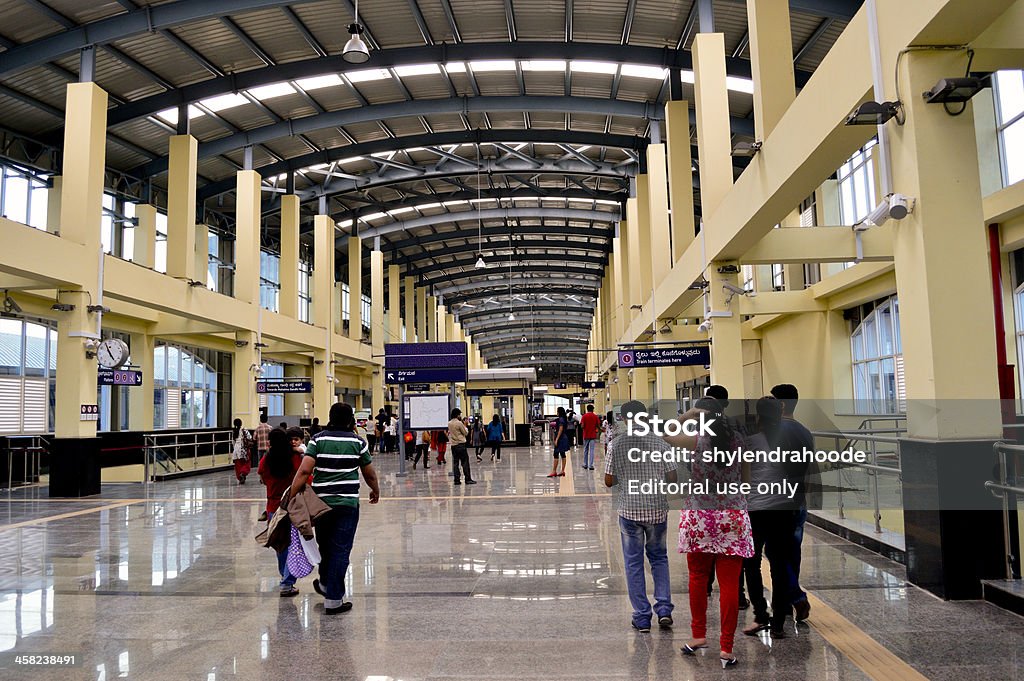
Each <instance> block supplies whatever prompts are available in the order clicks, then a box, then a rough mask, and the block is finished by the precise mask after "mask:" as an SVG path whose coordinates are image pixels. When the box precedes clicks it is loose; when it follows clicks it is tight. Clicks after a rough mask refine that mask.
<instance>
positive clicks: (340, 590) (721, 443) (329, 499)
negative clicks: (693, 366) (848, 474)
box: [232, 384, 814, 668]
mask: <svg viewBox="0 0 1024 681" xmlns="http://www.w3.org/2000/svg"><path fill="white" fill-rule="evenodd" d="M798 399H799V394H798V392H797V389H796V388H795V387H794V386H792V385H788V384H780V385H777V386H775V387H774V388H772V390H771V395H770V396H766V397H763V398H761V399H759V400H758V401H757V403H756V424H755V425H754V427H753V428H749V429H748V428H745V427H744V425H742V424H738V423H736V421H735V420H734V419H732V418H730V417H729V416H727V415H726V414H725V409H726V407H727V406H728V404H729V395H728V391H727V390H726V389H725V388H724V387H722V386H711V387H710V388H708V389H707V391H706V393H705V396H704V397H703V398H701V399H700V400H698V401H697V402H696V403H695V405H694V407H693V409H691V410H689V411H687V412H684V413H680V418H684V419H689V418H696V417H697V416H698V415H699V414H700V412H705V414H706V418H707V417H709V418H711V419H713V420H714V423H715V427H714V429H713V430H714V435H713V436H688V435H685V434H679V435H675V436H668V435H666V436H664V438H663V439H662V438H659V437H657V436H655V435H653V434H650V435H645V436H642V437H641V436H637V435H632V434H629V432H628V430H629V429H628V425H629V423H630V422H631V421H632V420H633V419H634V418H635V417H636V415H637V414H639V413H640V412H644V411H646V408H645V406H644V405H643V404H642V403H640V402H635V401H634V402H628V403H626V404H625V405H623V406H622V408H621V409H620V413H619V418H620V419H621V423H617V422H616V417H615V414H614V413H613V412H608V413H607V414H606V416H605V417H604V419H600V418H599V417H598V416H597V414H596V413H595V412H594V406H593V405H588V406H587V409H586V412H585V413H584V414H583V416H582V417H578V418H577V417H576V416H575V414H573V413H572V412H571V411H567V410H566V409H565V408H562V407H560V408H559V409H558V416H557V418H556V420H555V421H554V423H553V428H552V445H553V452H554V456H553V464H552V470H551V473H550V474H549V475H548V477H559V476H564V475H565V466H566V453H567V452H568V451H569V450H570V449H571V448H572V447H573V446H574V445H575V443H576V441H577V440H578V441H582V444H583V463H582V467H583V469H585V470H594V460H595V452H596V445H597V442H598V440H599V439H601V440H602V441H603V442H604V444H605V452H606V455H605V465H604V473H605V475H604V481H605V484H606V485H607V486H608V487H617V490H618V493H617V494H616V508H617V511H618V523H619V531H620V536H621V541H622V552H623V559H624V566H625V577H626V584H627V589H628V593H629V600H630V604H631V606H632V609H633V614H632V620H631V623H632V626H633V627H634V628H635V629H637V630H638V631H640V632H648V631H650V630H651V626H652V624H653V623H654V622H655V621H656V622H657V624H658V626H659V627H662V628H671V627H672V626H673V624H674V620H673V610H674V604H673V602H672V594H671V586H670V581H669V559H668V542H667V534H668V515H669V500H668V497H667V496H666V495H665V494H664V493H663V492H662V491H660V488H657V487H656V488H654V491H652V492H650V493H643V494H636V493H626V491H625V489H624V488H625V484H624V483H625V482H626V481H638V482H647V481H658V480H664V481H666V482H670V483H673V482H677V481H678V480H679V478H680V475H679V473H680V470H681V469H680V468H679V467H678V466H677V464H675V463H671V464H669V463H663V462H660V461H658V462H655V461H653V460H652V457H639V458H637V457H629V456H627V452H628V451H629V450H631V449H633V448H640V450H641V451H660V450H663V449H665V447H666V445H672V446H675V447H681V448H685V449H687V450H691V451H695V452H698V453H700V452H705V451H711V450H715V449H717V450H723V451H738V450H754V451H759V450H771V449H774V448H776V447H779V448H782V449H784V450H802V449H804V448H809V449H813V448H814V440H813V436H812V435H811V433H810V432H809V431H808V430H807V428H806V427H804V426H803V425H802V424H801V423H799V422H798V421H797V420H796V419H795V418H794V411H795V409H796V405H797V402H798ZM450 417H451V418H450V421H449V422H448V426H447V428H444V429H436V430H430V431H428V430H423V431H419V432H410V433H408V434H407V437H406V441H405V443H404V450H405V456H406V457H407V458H409V459H411V460H412V461H413V468H414V469H415V468H416V466H417V465H418V464H419V463H420V461H421V460H422V462H423V467H424V468H429V462H430V458H431V456H430V451H431V450H434V451H436V452H437V458H436V461H437V463H438V464H442V465H443V464H445V463H447V459H446V453H447V448H448V446H449V445H450V447H451V454H452V461H453V469H454V470H453V473H454V484H455V485H461V484H462V483H463V481H464V482H465V484H467V485H472V484H475V483H476V481H475V480H474V479H473V477H472V473H471V470H470V455H469V447H470V446H472V447H473V448H474V449H475V454H476V459H477V461H481V460H482V454H483V451H484V450H485V449H486V447H487V446H490V447H491V460H492V461H494V460H495V459H497V460H498V461H500V460H501V442H502V441H503V439H504V437H505V430H504V424H503V423H502V420H501V418H500V416H499V415H497V414H495V415H494V416H493V418H492V419H491V421H489V422H486V423H485V422H484V420H483V419H482V418H481V417H480V416H479V415H477V416H476V417H475V418H473V419H466V418H464V417H463V416H462V412H461V410H459V409H458V408H456V409H453V410H452V411H451V414H450ZM367 425H368V426H369V425H370V424H369V422H368V424H367ZM371 430H372V431H373V433H372V434H371V432H370V431H371ZM308 431H309V435H310V437H309V440H308V444H306V442H305V439H306V433H305V432H303V430H302V429H300V428H290V429H289V428H287V424H284V423H282V424H281V427H279V428H273V429H272V428H271V427H270V425H269V424H268V419H267V416H266V415H265V414H261V416H260V423H259V425H258V426H257V427H256V428H255V430H254V431H253V433H252V434H251V435H250V434H249V432H248V431H247V430H246V429H245V428H243V427H242V422H241V420H239V419H236V420H235V421H234V428H233V431H232V437H233V440H232V451H233V458H234V460H235V476H236V478H237V480H238V483H239V484H245V481H246V476H247V475H249V473H250V471H251V465H252V464H253V463H255V465H256V467H257V472H258V475H259V478H260V481H261V482H262V483H263V484H264V485H265V486H266V493H267V504H266V509H265V511H264V513H263V515H261V520H262V519H266V518H268V517H269V516H272V515H274V513H275V512H277V510H278V508H279V507H280V506H281V504H282V503H286V501H283V499H287V498H294V497H295V495H297V494H299V493H300V492H301V491H302V490H303V488H304V487H305V486H306V485H309V486H310V487H311V489H312V491H313V492H314V493H315V495H316V496H317V497H319V498H320V499H322V500H323V501H324V502H326V504H327V505H328V507H329V511H328V512H327V513H325V514H324V515H323V516H321V517H320V518H318V519H317V520H316V523H315V527H316V539H317V545H318V547H319V551H320V555H321V562H320V565H319V579H315V580H314V581H313V588H314V590H315V591H316V592H317V593H319V594H321V595H322V596H323V597H324V608H325V612H327V613H328V614H337V613H341V612H345V611H347V610H349V609H351V607H352V604H351V602H346V601H345V600H344V596H345V591H344V588H345V587H344V577H345V572H346V571H347V570H348V565H349V555H350V553H351V550H352V543H353V540H354V536H355V531H356V527H357V525H358V522H359V491H360V475H361V476H362V479H363V480H365V483H366V484H367V486H368V487H369V489H370V503H376V502H377V500H378V498H379V494H380V491H379V487H378V483H377V476H376V473H375V471H374V468H373V465H372V454H371V453H372V451H373V449H372V446H371V443H379V445H380V447H381V451H397V448H398V443H397V435H396V434H397V418H396V416H395V415H393V414H389V413H387V412H385V410H383V409H381V410H380V412H379V413H378V415H377V417H376V419H375V420H374V422H373V425H372V428H365V429H362V428H360V426H359V425H357V423H356V419H355V415H354V412H353V410H352V407H350V406H349V405H346V404H341V403H339V404H335V405H333V406H332V407H331V410H330V419H329V421H328V423H327V425H326V426H320V423H319V420H318V419H314V420H313V422H312V424H311V426H309V428H308ZM392 440H394V442H392ZM685 468H686V469H687V471H686V473H687V474H688V476H689V479H690V481H691V483H709V484H710V486H711V489H715V490H717V489H719V486H720V485H729V484H731V485H734V486H735V485H737V484H738V483H740V482H750V483H751V484H752V486H753V487H754V489H757V484H758V483H769V484H771V483H778V482H780V481H781V480H788V481H790V482H791V483H796V487H795V492H794V494H793V496H792V497H786V496H781V495H768V494H758V493H756V492H753V493H751V494H749V495H742V494H739V493H734V494H729V493H725V494H722V493H709V494H691V495H687V496H684V497H683V499H682V504H683V505H682V510H681V512H680V520H679V527H678V541H677V550H678V551H679V552H680V553H683V554H685V555H686V565H687V571H688V575H689V589H688V592H689V596H688V600H689V608H690V631H691V636H692V637H691V638H690V639H689V640H688V641H687V642H686V643H685V644H684V645H683V646H682V652H683V653H684V654H686V655H696V654H698V653H699V652H700V651H702V650H704V649H707V648H708V622H707V610H708V600H709V598H710V596H711V593H712V589H711V585H712V582H713V580H714V579H715V578H716V577H717V581H718V584H719V632H718V634H719V646H718V647H719V658H720V660H721V663H722V667H723V668H727V667H730V666H733V665H735V664H737V657H736V655H735V654H734V653H733V648H734V642H735V634H736V630H737V627H738V619H739V610H740V609H742V608H745V607H747V606H748V600H747V598H746V597H745V596H744V595H743V584H744V581H745V582H746V591H747V592H748V593H749V605H751V606H753V623H752V624H750V625H749V626H746V627H744V628H743V629H742V633H743V634H746V635H748V636H756V635H758V634H759V632H762V631H765V630H768V632H769V635H770V636H771V637H772V638H775V639H779V638H785V637H786V630H785V628H784V624H785V622H786V619H787V617H789V616H792V617H793V619H794V620H795V621H797V622H800V621H803V620H805V619H807V617H808V616H809V615H810V604H809V602H808V599H807V594H806V593H805V592H804V591H803V590H802V589H801V588H800V555H801V542H802V538H803V526H804V522H805V521H806V517H807V493H808V479H809V477H810V476H811V475H813V473H814V471H813V470H811V469H809V467H808V465H807V464H798V463H792V462H787V463H755V464H739V463H726V462H723V461H722V460H720V459H716V460H713V461H710V462H709V461H706V460H705V459H704V458H702V457H695V458H694V459H693V461H692V462H691V463H689V464H687V465H686V466H685ZM734 489H735V487H734ZM645 556H646V560H647V562H648V563H649V565H650V572H651V576H652V578H653V582H654V601H655V602H654V605H653V607H652V605H651V603H650V601H649V599H648V596H647V587H646V575H645V565H644V559H645ZM762 557H764V558H766V559H767V560H768V564H769V572H770V574H771V579H772V593H771V602H770V604H769V602H768V601H767V600H766V599H765V596H764V585H763V583H762V579H761V560H762ZM277 558H278V570H279V572H280V575H281V581H280V594H281V596H283V597H286V596H293V595H295V594H297V593H298V589H297V588H296V587H295V581H296V579H295V576H293V575H292V574H290V573H289V569H288V561H287V551H279V552H278V556H277Z"/></svg>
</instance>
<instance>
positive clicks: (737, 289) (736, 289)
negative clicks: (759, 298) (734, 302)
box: [722, 281, 750, 296]
mask: <svg viewBox="0 0 1024 681" xmlns="http://www.w3.org/2000/svg"><path fill="white" fill-rule="evenodd" d="M722 288H724V289H725V290H726V291H729V292H730V293H735V294H736V295H739V296H745V295H747V294H748V293H750V291H748V290H747V289H745V288H743V287H742V286H737V285H736V284H734V283H732V282H731V281H726V282H724V283H723V284H722Z"/></svg>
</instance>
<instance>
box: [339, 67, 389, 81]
mask: <svg viewBox="0 0 1024 681" xmlns="http://www.w3.org/2000/svg"><path fill="white" fill-rule="evenodd" d="M345 77H346V78H348V80H349V82H351V83H368V82H370V81H373V80H389V79H390V78H391V73H390V72H388V70H387V69H360V70H359V71H348V72H347V73H345Z"/></svg>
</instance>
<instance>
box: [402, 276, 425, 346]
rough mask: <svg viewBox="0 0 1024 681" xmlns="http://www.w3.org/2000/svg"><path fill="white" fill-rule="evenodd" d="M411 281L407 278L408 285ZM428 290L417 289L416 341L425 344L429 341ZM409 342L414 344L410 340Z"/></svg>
mask: <svg viewBox="0 0 1024 681" xmlns="http://www.w3.org/2000/svg"><path fill="white" fill-rule="evenodd" d="M408 281H409V279H408V278H406V283H408ZM427 309H428V305H427V289H425V288H422V287H421V288H417V289H416V341H417V342H419V343H425V342H426V341H427V315H428V313H427ZM409 342H410V343H411V342H413V339H412V338H410V339H409Z"/></svg>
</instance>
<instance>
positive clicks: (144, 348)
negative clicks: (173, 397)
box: [128, 333, 156, 432]
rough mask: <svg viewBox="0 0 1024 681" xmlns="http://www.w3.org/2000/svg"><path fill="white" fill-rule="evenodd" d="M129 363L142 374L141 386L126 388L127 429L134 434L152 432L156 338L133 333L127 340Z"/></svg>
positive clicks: (145, 334)
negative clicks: (129, 351) (134, 432)
mask: <svg viewBox="0 0 1024 681" xmlns="http://www.w3.org/2000/svg"><path fill="white" fill-rule="evenodd" d="M128 345H129V348H130V349H131V363H132V364H134V365H135V366H137V367H138V368H139V370H140V371H141V372H142V385H140V386H133V387H130V388H128V429H129V430H133V431H136V432H149V431H151V430H153V389H154V387H155V385H154V381H153V379H154V376H153V353H154V351H155V350H156V338H155V337H153V336H151V335H149V334H147V333H133V334H131V335H130V336H129V338H128Z"/></svg>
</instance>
